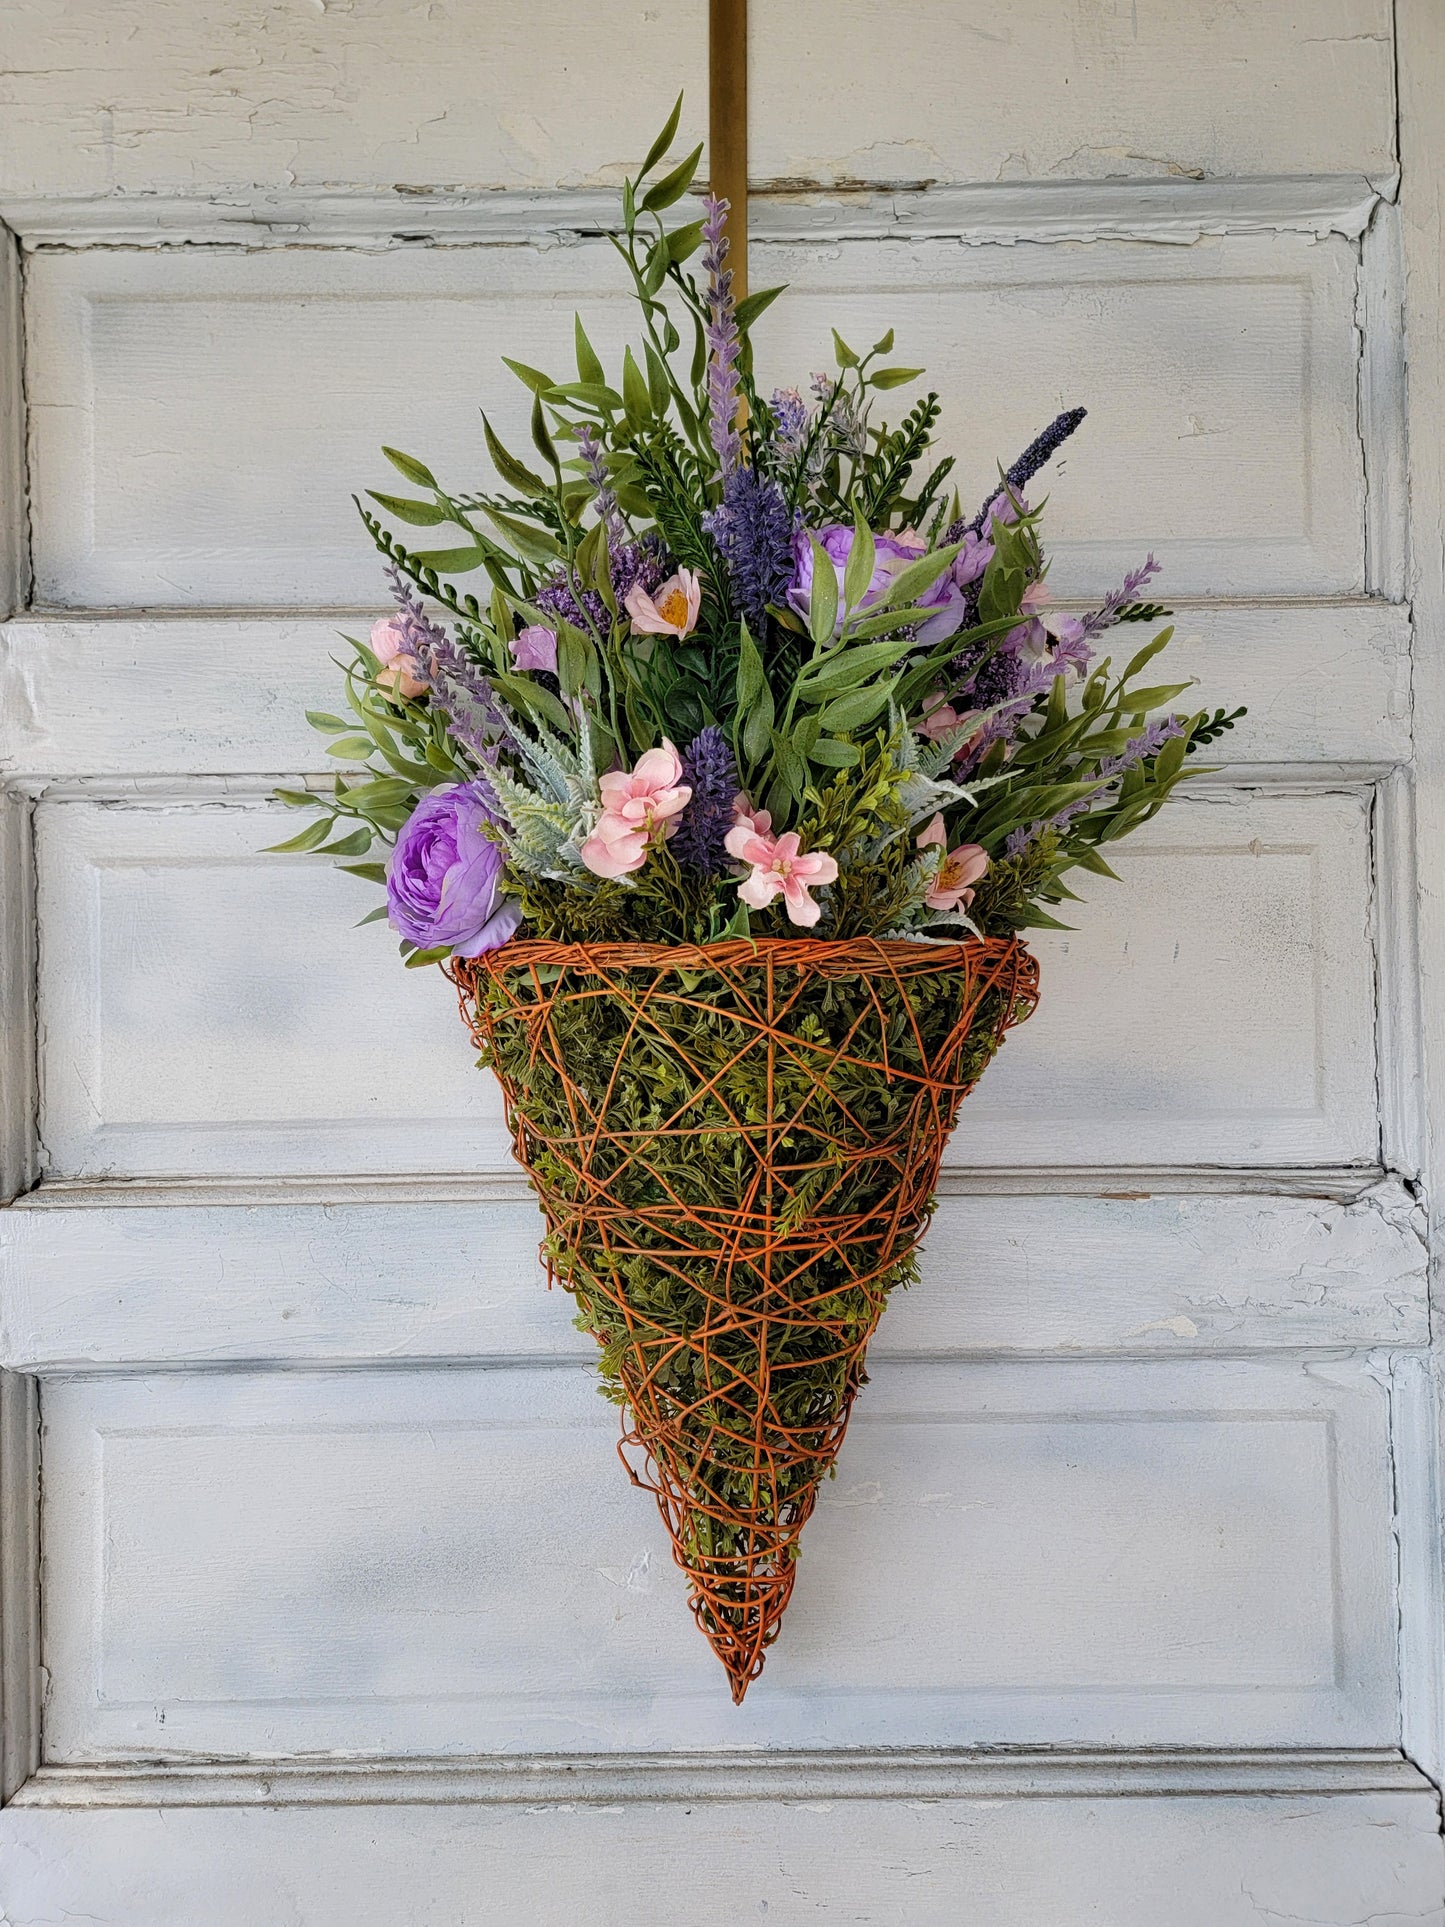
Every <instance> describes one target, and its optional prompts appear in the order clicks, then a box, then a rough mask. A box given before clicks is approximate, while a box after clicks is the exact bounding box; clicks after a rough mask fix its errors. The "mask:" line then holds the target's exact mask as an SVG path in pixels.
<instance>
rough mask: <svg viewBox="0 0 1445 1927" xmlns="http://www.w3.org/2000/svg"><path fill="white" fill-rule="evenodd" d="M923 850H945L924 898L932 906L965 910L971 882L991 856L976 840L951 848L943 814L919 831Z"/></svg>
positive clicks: (977, 878)
mask: <svg viewBox="0 0 1445 1927" xmlns="http://www.w3.org/2000/svg"><path fill="white" fill-rule="evenodd" d="M918 847H919V849H920V850H943V851H945V855H944V858H943V861H942V862H941V863H940V864H939V866H938V871H937V874H936V875H935V877H934V879H933V882H932V884H931V885H930V886H929V889H928V891H927V894H926V895H925V896H924V899H923V901H924V902H925V903H926V904H927V905H928V907H929V909H930V910H966V909H967V908H968V906H969V904H971V903H972V902H973V888H972V886H973V885H974V884H975V883H977V882H978V880H979V878H980V877H981V876H982V875H983V873H984V871H985V870H986V869H987V868H988V856H987V853H986V852H985V851H984V850H983V848H982V847H981V846H980V845H979V844H977V843H959V844H956V845H955V846H954V848H953V849H951V850H950V849H948V833H947V831H946V830H945V829H944V827H943V818H942V816H935V817H934V818H933V820H932V821H931V822H930V823H928V824H926V825H925V827H924V828H923V829H922V830H921V831H920V832H919V836H918Z"/></svg>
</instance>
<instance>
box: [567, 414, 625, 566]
mask: <svg viewBox="0 0 1445 1927" xmlns="http://www.w3.org/2000/svg"><path fill="white" fill-rule="evenodd" d="M577 445H578V447H579V448H580V450H581V452H582V460H583V461H584V462H585V463H586V465H587V479H588V481H589V482H591V484H592V486H593V488H594V489H595V490H596V491H597V493H596V495H595V496H594V498H593V500H594V504H595V506H596V509H597V515H598V519H599V520H600V521H601V523H602V527H603V530H604V531H605V533H606V536H607V548H608V552H609V554H612V555H615V554H617V552H618V550H619V549H622V548H623V547H625V546H626V543H627V528H626V525H625V524H624V522H623V520H622V511H621V509H620V508H619V507H618V506H617V492H616V490H615V489H614V488H613V486H612V482H611V478H610V477H609V476H608V473H607V464H606V462H605V461H604V460H603V458H602V444H601V442H600V441H598V439H597V430H596V428H595V427H594V426H593V425H592V423H591V422H583V423H582V425H581V426H580V428H579V429H578V431H577Z"/></svg>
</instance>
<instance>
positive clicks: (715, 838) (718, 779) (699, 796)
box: [668, 723, 738, 876]
mask: <svg viewBox="0 0 1445 1927" xmlns="http://www.w3.org/2000/svg"><path fill="white" fill-rule="evenodd" d="M682 780H683V782H684V783H687V784H689V785H690V787H691V789H692V800H691V802H689V804H688V806H687V808H686V809H685V810H684V811H683V813H682V820H681V821H680V822H679V824H678V826H677V833H676V835H675V836H674V837H673V838H672V840H671V842H670V843H669V844H668V848H669V849H670V850H671V851H672V853H673V855H674V856H675V857H676V858H677V860H678V862H679V863H688V864H691V865H692V867H693V868H694V869H696V870H701V871H702V873H703V874H704V876H721V875H722V873H723V871H724V870H725V869H726V868H727V864H728V854H727V851H726V849H725V848H724V847H723V838H724V837H725V836H726V835H727V833H728V831H729V830H730V829H731V828H732V826H733V798H734V797H735V796H736V795H737V793H738V767H737V764H736V763H735V762H734V761H733V753H732V750H731V748H730V747H729V744H728V739H727V737H726V736H724V735H723V733H722V731H721V730H720V729H719V728H718V726H717V724H716V723H709V724H708V725H707V727H706V728H705V729H701V730H699V731H698V733H697V735H696V736H694V737H693V739H692V742H691V743H690V744H689V745H688V747H687V749H686V750H684V752H683V758H682Z"/></svg>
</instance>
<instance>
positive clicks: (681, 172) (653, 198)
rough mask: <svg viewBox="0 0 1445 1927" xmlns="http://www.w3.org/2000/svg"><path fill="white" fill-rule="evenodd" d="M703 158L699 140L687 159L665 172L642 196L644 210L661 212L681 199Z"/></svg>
mask: <svg viewBox="0 0 1445 1927" xmlns="http://www.w3.org/2000/svg"><path fill="white" fill-rule="evenodd" d="M701 159H702V142H701V141H699V142H698V144H697V146H696V147H694V149H693V150H692V152H691V153H690V154H689V155H688V157H687V159H686V160H683V161H679V162H678V164H677V166H676V167H675V168H673V170H672V172H671V173H670V174H664V175H663V177H662V179H661V180H660V181H659V182H658V183H657V184H656V186H655V187H650V188H649V189H648V190H647V192H646V193H645V194H644V195H643V197H642V207H643V212H644V213H646V214H660V213H661V212H662V210H663V209H664V208H666V207H671V206H672V204H673V202H674V201H680V200H681V199H682V197H683V195H684V194H686V192H687V190H688V189H689V188H690V187H691V186H692V177H693V175H694V174H696V172H697V164H698V162H699V161H700V160H701Z"/></svg>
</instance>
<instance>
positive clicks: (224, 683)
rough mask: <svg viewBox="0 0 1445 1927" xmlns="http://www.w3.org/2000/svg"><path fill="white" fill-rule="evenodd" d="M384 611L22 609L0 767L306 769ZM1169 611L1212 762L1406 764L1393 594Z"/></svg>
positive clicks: (39, 773)
mask: <svg viewBox="0 0 1445 1927" xmlns="http://www.w3.org/2000/svg"><path fill="white" fill-rule="evenodd" d="M382 606H383V605H382V604H381V602H380V601H378V602H377V603H376V604H375V605H374V609H373V611H372V612H358V613H356V614H355V615H353V616H349V617H348V616H344V615H338V616H335V617H326V616H313V617H306V616H277V617H268V616H191V615H177V616H169V617H98V618H96V617H87V618H74V617H65V616H33V615H32V616H27V617H23V618H20V619H18V620H16V621H13V622H9V623H4V624H0V773H7V772H8V773H10V774H12V775H16V776H25V777H29V778H39V777H47V778H51V777H61V776H63V777H73V776H80V777H85V776H112V775H114V776H122V775H133V774H134V775H140V774H153V773H156V772H160V771H165V772H176V773H181V772H185V773H192V772H194V773H196V774H215V775H224V774H237V773H243V772H247V771H258V772H266V771H274V770H287V769H304V768H307V767H309V766H311V765H313V764H314V763H315V762H316V760H317V751H318V748H319V747H320V745H319V744H318V739H317V737H316V733H315V731H314V730H312V729H311V727H310V725H309V724H308V723H307V721H306V718H305V714H304V712H305V710H306V709H308V708H312V709H330V708H332V707H333V705H334V704H335V701H336V690H337V671H336V666H335V659H336V657H337V655H338V654H341V653H344V644H342V643H341V641H340V637H341V636H343V635H346V634H351V635H356V634H359V633H361V632H362V631H363V630H364V629H365V628H366V626H367V624H368V622H369V621H370V620H371V619H372V615H373V614H374V613H379V612H380V610H381V608H382ZM1171 620H1172V622H1173V624H1174V628H1175V640H1174V642H1173V643H1172V644H1171V645H1170V654H1169V661H1170V663H1171V664H1173V665H1176V667H1177V674H1178V676H1179V677H1180V678H1183V677H1185V676H1194V677H1195V678H1197V695H1195V696H1191V698H1190V700H1191V701H1197V702H1198V703H1200V704H1201V705H1202V704H1203V703H1205V702H1206V701H1208V702H1209V703H1210V704H1211V705H1214V704H1217V703H1219V702H1226V701H1227V702H1228V703H1229V705H1230V706H1231V707H1233V706H1234V705H1235V703H1236V702H1244V703H1247V704H1248V706H1249V711H1250V713H1249V715H1248V716H1247V717H1246V718H1245V720H1244V721H1243V722H1242V723H1241V724H1240V725H1239V727H1238V728H1237V729H1235V730H1234V731H1233V732H1231V734H1229V735H1227V736H1224V737H1222V738H1221V739H1220V741H1219V743H1218V744H1217V745H1216V746H1215V747H1214V748H1213V749H1211V751H1210V758H1211V761H1213V762H1215V763H1220V764H1224V765H1229V764H1232V763H1239V762H1245V763H1285V762H1288V763H1311V762H1323V763H1332V764H1342V765H1348V764H1372V765H1380V764H1393V763H1401V762H1405V761H1407V760H1408V758H1409V755H1410V712H1409V703H1410V687H1409V672H1410V662H1409V648H1410V623H1409V614H1408V611H1407V610H1406V609H1404V608H1403V607H1401V606H1399V605H1398V604H1393V603H1388V602H1381V601H1373V600H1372V601H1363V600H1350V601H1338V602H1318V603H1273V604H1262V605H1252V606H1241V605H1236V604H1230V603H1223V604H1220V603H1203V604H1192V605H1191V604H1180V605H1177V606H1175V608H1174V612H1173V616H1172V618H1171ZM1123 633H1124V635H1125V636H1126V639H1127V638H1128V637H1129V635H1130V633H1131V632H1128V631H1125V632H1123ZM1138 633H1142V632H1138ZM1125 646H1127V640H1126V644H1125ZM1171 673H1173V672H1172V671H1171ZM162 692H163V699H162Z"/></svg>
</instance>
